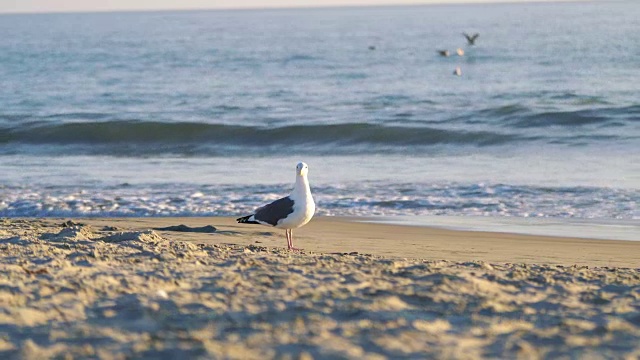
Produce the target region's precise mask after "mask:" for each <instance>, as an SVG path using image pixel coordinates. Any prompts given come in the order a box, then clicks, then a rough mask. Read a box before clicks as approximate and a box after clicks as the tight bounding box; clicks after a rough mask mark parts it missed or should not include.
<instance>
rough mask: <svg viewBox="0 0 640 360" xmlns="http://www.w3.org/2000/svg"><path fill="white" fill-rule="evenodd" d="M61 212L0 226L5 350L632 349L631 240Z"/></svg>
mask: <svg viewBox="0 0 640 360" xmlns="http://www.w3.org/2000/svg"><path fill="white" fill-rule="evenodd" d="M66 220H67V219H46V220H42V219H4V220H0V257H1V258H2V261H0V270H1V271H0V272H1V273H2V274H3V276H2V277H0V357H1V358H25V359H43V358H50V357H59V358H87V357H88V358H104V359H125V358H150V359H151V358H154V359H156V358H166V359H169V358H180V357H188V358H230V359H254V358H291V359H299V358H303V359H310V358H353V359H358V358H367V359H369V358H372V359H376V358H379V359H384V358H415V359H423V358H438V359H441V358H478V357H493V358H516V357H521V358H555V357H559V356H569V357H580V358H584V357H588V358H612V357H613V358H625V357H626V358H629V359H632V358H637V357H639V356H640V315H638V314H640V270H639V269H638V267H640V265H639V262H640V260H638V259H639V257H638V254H640V242H633V241H613V240H584V239H578V238H551V237H542V236H527V235H513V234H503V233H481V232H469V231H451V230H441V229H430V228H424V227H409V226H396V225H383V224H369V223H361V222H353V220H354V219H337V218H317V219H314V220H313V221H312V222H311V223H310V224H309V225H307V226H306V227H304V228H302V229H298V230H296V231H294V241H295V243H294V244H295V245H296V246H298V247H302V248H303V249H304V251H303V252H300V253H291V252H288V251H286V250H284V248H283V246H284V245H285V244H286V241H285V239H284V231H280V230H275V231H274V229H270V228H266V227H261V226H249V225H239V224H235V223H234V222H233V219H229V218H182V219H180V218H142V219H73V220H72V223H66V224H63V223H64V222H65V221H66ZM180 224H185V225H188V226H192V227H201V226H205V225H213V226H215V227H216V228H217V231H216V232H215V233H185V232H175V231H161V230H151V229H153V228H161V227H166V226H174V225H180Z"/></svg>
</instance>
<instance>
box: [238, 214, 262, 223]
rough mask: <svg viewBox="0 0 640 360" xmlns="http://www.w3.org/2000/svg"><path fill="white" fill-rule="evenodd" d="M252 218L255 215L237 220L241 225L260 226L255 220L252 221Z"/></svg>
mask: <svg viewBox="0 0 640 360" xmlns="http://www.w3.org/2000/svg"><path fill="white" fill-rule="evenodd" d="M252 217H253V215H247V216H243V217H239V218H237V219H236V221H237V222H239V223H240V224H260V223H259V222H257V221H255V220H250V219H251V218H252Z"/></svg>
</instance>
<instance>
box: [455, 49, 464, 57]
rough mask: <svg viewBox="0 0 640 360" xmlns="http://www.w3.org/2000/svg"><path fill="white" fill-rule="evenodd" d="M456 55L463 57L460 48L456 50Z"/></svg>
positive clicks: (462, 51)
mask: <svg viewBox="0 0 640 360" xmlns="http://www.w3.org/2000/svg"><path fill="white" fill-rule="evenodd" d="M456 53H457V54H458V56H464V50H462V49H461V48H458V49H457V50H456Z"/></svg>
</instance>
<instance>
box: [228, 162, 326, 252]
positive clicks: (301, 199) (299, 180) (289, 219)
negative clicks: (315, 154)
mask: <svg viewBox="0 0 640 360" xmlns="http://www.w3.org/2000/svg"><path fill="white" fill-rule="evenodd" d="M308 172H309V166H308V165H307V164H305V163H303V162H301V163H298V165H297V166H296V183H295V185H294V186H293V190H292V191H291V194H290V195H289V196H286V197H283V198H281V199H278V200H276V201H274V202H272V203H270V204H267V205H265V206H262V207H260V208H258V209H257V210H256V211H255V212H254V213H253V214H251V215H247V216H243V217H240V218H237V219H236V221H237V222H238V223H241V224H260V225H266V226H271V227H275V228H278V229H284V231H285V236H286V237H287V248H288V249H289V250H300V249H297V248H295V247H293V229H297V228H299V227H301V226H303V225H305V224H306V223H308V222H309V220H311V218H312V217H313V214H314V213H315V211H316V204H315V202H314V201H313V197H312V196H311V189H310V187H309V180H308V179H307V173H308Z"/></svg>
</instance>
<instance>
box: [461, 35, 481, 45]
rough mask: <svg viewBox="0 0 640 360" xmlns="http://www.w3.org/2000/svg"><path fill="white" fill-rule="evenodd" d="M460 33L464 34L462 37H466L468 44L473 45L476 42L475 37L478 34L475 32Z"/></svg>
mask: <svg viewBox="0 0 640 360" xmlns="http://www.w3.org/2000/svg"><path fill="white" fill-rule="evenodd" d="M462 35H464V37H466V38H467V43H469V45H475V44H476V39H477V38H478V36H480V34H478V33H475V34H473V35H472V36H470V35H469V34H467V33H462Z"/></svg>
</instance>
